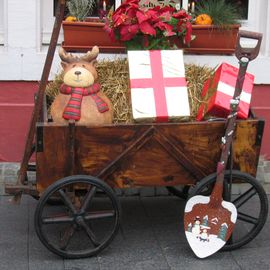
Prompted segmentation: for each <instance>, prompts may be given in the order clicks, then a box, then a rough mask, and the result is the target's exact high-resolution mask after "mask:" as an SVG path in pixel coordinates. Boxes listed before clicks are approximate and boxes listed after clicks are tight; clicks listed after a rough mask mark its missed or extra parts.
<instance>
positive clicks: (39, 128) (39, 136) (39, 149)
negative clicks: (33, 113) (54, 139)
mask: <svg viewBox="0 0 270 270" xmlns="http://www.w3.org/2000/svg"><path fill="white" fill-rule="evenodd" d="M36 132H37V133H36V136H37V137H36V141H37V142H36V144H37V146H36V151H37V152H43V126H37V130H36Z"/></svg>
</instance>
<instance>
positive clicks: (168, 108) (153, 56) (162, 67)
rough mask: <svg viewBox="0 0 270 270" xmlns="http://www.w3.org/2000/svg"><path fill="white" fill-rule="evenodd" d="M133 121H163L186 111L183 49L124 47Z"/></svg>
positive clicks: (188, 110)
mask: <svg viewBox="0 0 270 270" xmlns="http://www.w3.org/2000/svg"><path fill="white" fill-rule="evenodd" d="M128 63H129V75H130V87H131V103H132V114H133V118H134V120H135V121H155V122H167V121H169V120H170V119H177V118H181V117H187V116H189V115H190V108H189V101H188V91H187V83H186V79H185V68H184V61H183V52H182V51H181V50H161V51H160V50H153V51H128Z"/></svg>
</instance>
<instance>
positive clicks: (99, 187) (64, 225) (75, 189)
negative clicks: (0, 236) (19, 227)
mask: <svg viewBox="0 0 270 270" xmlns="http://www.w3.org/2000/svg"><path fill="white" fill-rule="evenodd" d="M51 198H60V199H61V201H62V202H63V203H62V204H59V205H51V204H48V202H49V201H50V200H51ZM119 225H120V206H119V201H118V199H117V197H116V195H115V194H114V192H113V191H112V189H111V188H110V187H109V186H108V185H107V184H106V183H104V182H103V181H101V180H99V179H98V178H95V177H91V176H85V175H76V176H70V177H66V178H63V179H60V180H58V181H57V182H55V183H54V184H52V185H51V186H49V187H48V189H47V190H46V191H45V192H44V193H43V194H42V196H41V197H40V199H39V202H38V205H37V208H36V211H35V229H36V233H37V235H38V237H39V239H40V241H41V242H42V243H43V244H44V245H45V246H46V247H47V248H48V249H49V250H50V251H52V252H53V253H55V254H57V255H59V256H62V257H64V258H70V259H75V258H83V257H89V256H93V255H96V254H98V253H99V252H100V251H101V250H103V249H104V248H106V247H107V246H108V245H109V244H110V242H111V241H112V240H113V238H114V237H115V235H116V233H117V231H118V229H119Z"/></svg>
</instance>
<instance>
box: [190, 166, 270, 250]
mask: <svg viewBox="0 0 270 270" xmlns="http://www.w3.org/2000/svg"><path fill="white" fill-rule="evenodd" d="M215 180H216V173H214V174H211V175H209V176H207V177H205V178H204V179H202V180H201V181H200V182H198V184H197V185H196V186H195V187H194V189H193V190H192V191H191V192H190V197H192V196H194V195H198V194H202V193H204V191H205V190H209V185H211V186H212V187H213V184H214V183H215ZM224 180H225V181H224V194H223V198H224V199H225V200H226V201H231V202H232V203H233V204H234V205H235V206H236V208H237V221H236V224H235V227H234V232H233V235H232V237H231V238H230V239H229V241H228V242H227V243H226V245H225V246H224V247H223V248H222V250H233V249H237V248H239V247H241V246H243V245H246V244H247V243H249V242H250V241H251V240H252V239H254V238H255V237H256V236H257V234H258V233H259V232H260V231H261V229H262V228H263V226H264V224H265V222H266V219H267V215H268V199H267V195H266V193H265V191H264V189H263V187H262V185H261V184H260V183H259V182H258V180H256V178H254V177H253V176H251V175H249V174H246V173H242V172H240V171H237V170H233V171H232V178H231V181H230V171H226V172H225V179H224Z"/></svg>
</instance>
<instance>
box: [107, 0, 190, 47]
mask: <svg viewBox="0 0 270 270" xmlns="http://www.w3.org/2000/svg"><path fill="white" fill-rule="evenodd" d="M190 21H191V16H190V15H189V14H188V13H187V12H186V11H185V10H180V11H177V10H176V9H175V8H174V7H171V6H165V7H160V6H156V7H154V8H149V9H146V8H142V7H140V5H139V0H126V1H125V2H124V3H123V4H122V5H121V6H120V7H119V8H118V9H117V10H116V11H115V12H114V13H113V15H112V16H111V17H110V18H109V19H108V20H107V21H106V26H105V30H106V31H107V32H108V34H109V36H110V37H111V38H112V39H114V38H117V39H119V40H122V41H125V42H126V44H127V45H128V44H131V45H132V46H134V45H136V48H141V49H147V48H151V49H159V48H170V46H171V42H170V40H169V39H168V37H170V36H176V35H177V36H179V38H183V40H184V42H185V43H186V44H188V43H189V42H190V41H191V31H192V27H191V22H190ZM138 46H139V47H138Z"/></svg>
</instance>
